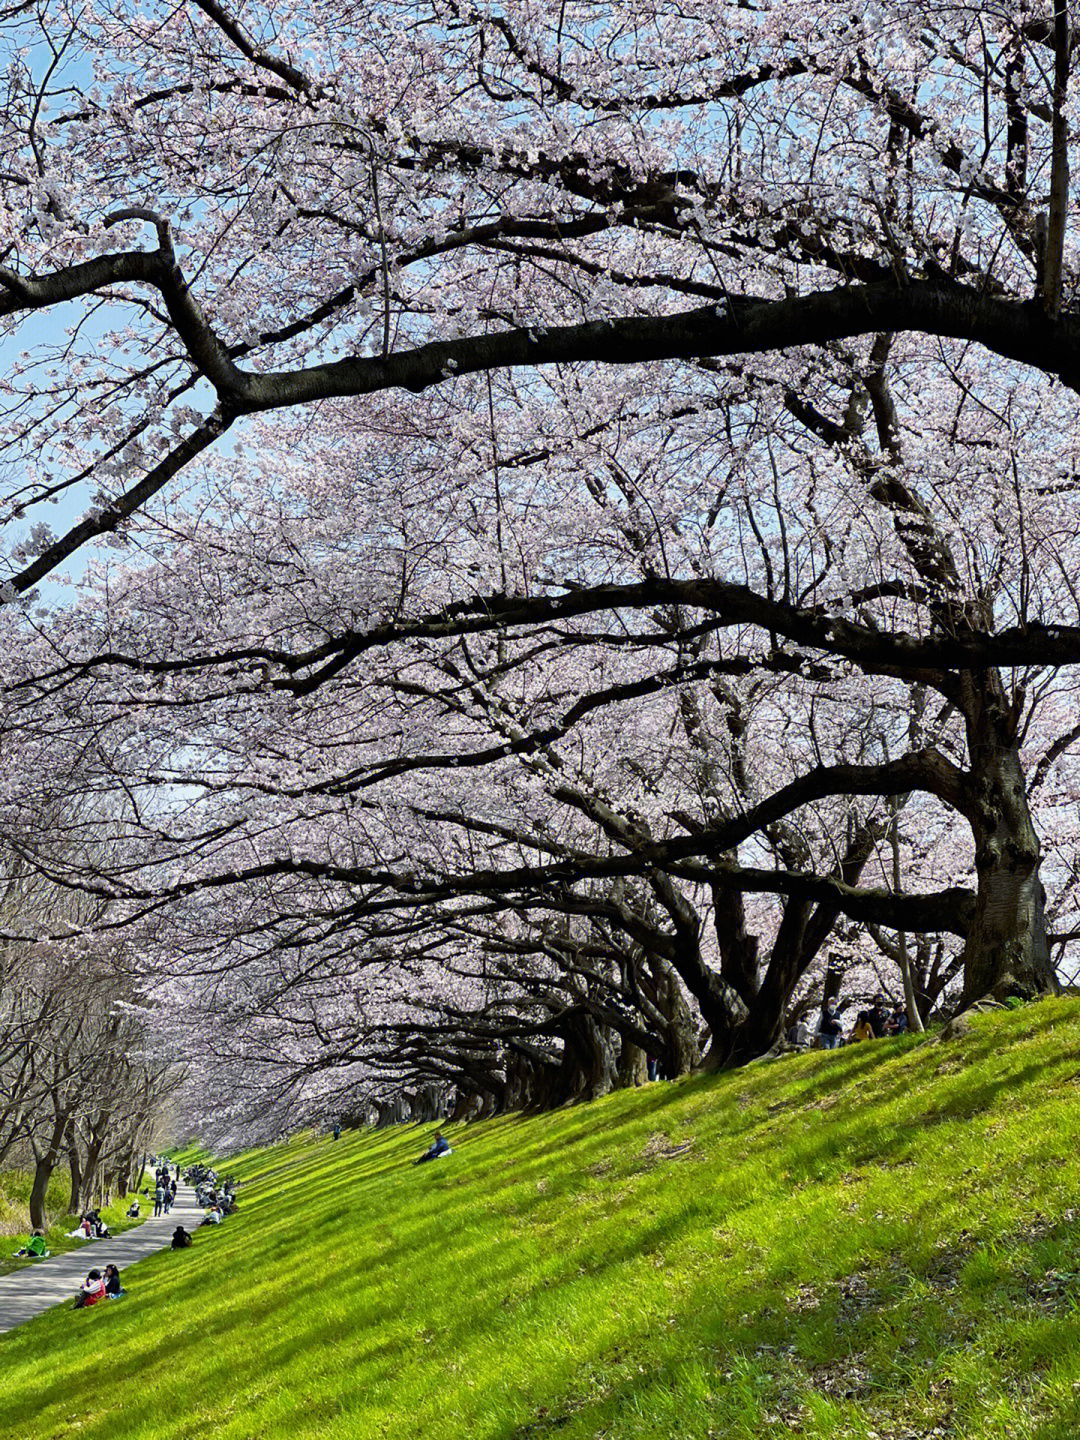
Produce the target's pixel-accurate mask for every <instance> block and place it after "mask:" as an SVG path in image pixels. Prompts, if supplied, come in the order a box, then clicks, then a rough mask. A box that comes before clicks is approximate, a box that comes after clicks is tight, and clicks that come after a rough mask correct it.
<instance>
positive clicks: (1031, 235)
mask: <svg viewBox="0 0 1080 1440" xmlns="http://www.w3.org/2000/svg"><path fill="white" fill-rule="evenodd" d="M609 9H610V15H609V16H607V18H606V20H605V23H604V24H603V25H598V24H597V16H596V12H595V10H594V8H593V7H591V6H590V5H585V4H582V5H560V6H558V7H545V6H543V5H536V4H534V3H532V0H529V3H525V0H520V3H519V0H510V3H508V4H499V5H497V6H496V5H488V4H485V3H481V4H475V5H474V4H471V3H470V4H468V5H462V4H460V3H459V0H432V3H426V0H408V3H406V4H403V5H395V6H378V5H376V6H368V7H365V8H364V9H362V10H361V9H359V8H357V9H353V8H351V7H346V10H345V11H344V12H343V11H342V10H341V9H340V6H335V7H333V9H332V10H331V8H330V7H327V6H325V5H324V4H323V3H322V0H304V3H303V4H302V5H299V6H298V5H294V4H290V5H288V6H278V5H270V6H268V7H265V9H264V12H260V15H259V16H258V17H248V16H240V15H239V14H234V13H232V12H231V11H230V10H229V9H228V8H227V7H225V6H222V5H221V4H219V3H218V0H193V3H192V4H191V5H189V6H185V7H181V8H180V9H176V8H169V7H161V9H160V13H159V11H158V9H157V8H156V7H155V6H154V5H150V6H149V7H146V6H139V7H132V8H131V9H130V10H129V8H128V7H127V6H126V4H125V3H123V0H119V3H117V4H116V5H112V6H109V7H107V8H103V9H101V10H100V13H95V14H94V15H93V16H88V15H87V14H86V13H84V12H81V11H79V12H72V11H71V10H70V9H69V8H68V7H67V6H66V5H57V6H56V7H55V8H54V7H51V6H49V5H47V4H46V5H44V6H38V7H36V8H35V9H33V10H29V9H24V8H22V7H15V8H14V9H13V10H11V11H10V12H8V14H7V16H6V19H5V22H4V23H6V24H7V25H8V26H9V27H11V28H12V30H13V32H14V33H15V34H16V36H17V38H18V39H19V41H20V48H19V50H18V52H17V53H18V56H19V58H18V60H17V61H16V63H15V64H14V65H13V68H12V71H11V75H10V79H9V84H8V87H7V90H6V91H5V94H4V97H3V102H2V110H0V137H2V138H3V142H4V144H5V146H6V150H5V153H9V154H10V155H11V156H12V157H13V158H12V160H11V162H10V163H9V164H8V166H7V169H6V170H5V172H4V174H3V176H2V177H0V183H2V184H3V185H4V187H5V189H4V196H5V208H4V209H3V210H2V211H0V217H2V223H3V226H4V227H5V229H4V231H3V234H2V235H0V248H3V261H2V268H0V323H3V324H5V325H6V326H7V327H8V332H9V333H10V334H11V336H12V337H14V336H16V335H17V334H19V333H22V334H23V336H24V337H27V336H28V337H29V341H28V343H29V349H27V350H26V351H25V353H24V354H23V355H20V356H18V357H16V358H15V359H14V360H13V364H12V366H11V368H10V372H9V375H8V378H7V379H6V381H5V382H4V391H3V394H4V397H5V405H6V409H5V411H4V417H3V426H2V433H0V443H2V446H3V451H2V453H3V454H4V456H5V457H6V459H7V461H8V465H9V469H8V472H7V473H8V476H9V485H8V489H7V494H6V499H5V502H4V503H5V505H6V507H7V508H6V511H5V512H4V513H5V516H6V518H8V519H10V520H11V521H12V522H13V523H18V524H20V525H22V526H24V529H23V530H22V532H21V533H20V536H19V540H18V543H17V544H15V545H13V546H12V548H11V549H10V552H9V555H8V561H7V572H8V580H7V590H6V591H5V598H6V601H7V607H6V610H5V612H4V614H3V618H2V620H0V623H2V624H3V626H4V627H5V638H6V640H7V641H8V642H9V643H8V644H7V646H6V660H5V677H4V697H5V710H4V728H5V735H6V737H7V739H8V742H9V744H10V745H11V746H12V750H13V753H14V754H17V755H18V756H19V757H20V758H19V764H18V766H17V767H16V769H15V771H14V773H13V776H12V778H11V780H10V781H9V783H8V785H7V788H6V790H5V792H4V794H3V796H2V797H0V801H2V803H3V805H4V807H5V811H4V813H5V814H6V816H7V817H8V824H9V826H10V827H12V828H13V827H15V826H16V825H17V824H18V823H20V817H21V816H24V815H25V814H26V813H28V812H29V813H34V812H35V811H36V810H37V809H39V808H40V807H41V806H42V805H45V804H47V805H50V806H52V807H53V808H54V809H55V810H56V811H57V813H63V814H65V815H67V816H69V817H70V816H75V817H77V816H79V815H83V814H87V815H89V814H95V813H101V812H102V810H103V809H104V810H107V811H108V812H109V813H122V814H123V816H124V820H123V824H122V826H121V827H120V834H119V837H118V839H117V843H116V844H115V846H112V847H110V849H109V851H108V854H107V855H103V854H102V853H100V852H99V851H91V849H90V848H88V847H86V846H84V845H83V844H82V835H81V828H80V822H79V821H78V820H77V819H73V820H69V821H67V822H66V845H65V849H64V858H63V861H62V862H58V861H57V860H56V859H55V858H52V856H54V855H55V854H57V853H58V852H52V854H50V852H49V850H48V847H46V846H40V847H35V846H32V845H24V846H23V854H24V856H25V858H26V863H27V864H30V865H32V866H33V867H35V868H36V870H37V871H38V872H39V873H41V874H43V875H45V876H46V877H49V879H50V881H51V882H52V883H56V884H61V883H62V884H64V885H66V886H68V887H69V888H74V889H75V890H76V891H77V892H78V893H79V894H81V895H83V896H84V897H87V898H88V900H89V901H92V902H95V903H99V904H101V905H102V906H105V907H106V908H105V910H104V911H103V914H102V918H101V919H100V920H99V921H97V922H95V923H96V925H97V928H98V929H99V930H101V928H102V927H103V926H104V927H105V932H106V933H109V934H117V935H119V934H124V933H127V934H128V935H129V936H136V937H138V939H137V941H130V940H129V941H128V942H127V943H129V944H131V945H132V947H133V953H135V954H137V956H138V959H137V963H135V965H134V967H133V968H134V969H136V970H137V971H138V976H139V984H140V985H142V986H144V987H148V989H149V991H152V993H153V994H154V995H155V996H156V1000H157V1008H156V1009H155V1011H154V1014H155V1015H156V1017H157V1020H156V1021H155V1023H158V1024H164V1025H167V1026H168V1027H170V1028H171V1032H172V1036H173V1038H174V1040H175V1039H176V1038H177V1037H182V1044H183V1047H185V1048H187V1049H190V1048H191V1047H193V1046H194V1047H197V1048H198V1050H199V1051H200V1053H204V1054H206V1055H208V1056H212V1057H213V1066H212V1070H213V1075H212V1077H211V1079H210V1081H209V1084H208V1085H207V1086H204V1087H202V1089H201V1092H200V1093H201V1097H202V1101H204V1102H205V1103H207V1104H211V1099H212V1092H214V1093H216V1092H218V1091H219V1092H220V1095H219V1099H218V1100H217V1101H215V1102H214V1104H216V1106H217V1108H218V1109H219V1111H220V1113H222V1114H223V1115H228V1116H236V1115H238V1114H247V1113H251V1111H252V1109H254V1110H256V1111H259V1112H260V1113H263V1114H266V1115H273V1114H278V1115H280V1114H281V1113H283V1109H282V1107H283V1105H284V1104H285V1101H286V1099H289V1100H290V1103H295V1104H297V1105H298V1106H300V1107H301V1109H302V1108H303V1107H304V1106H307V1107H308V1108H312V1107H314V1108H315V1109H318V1108H320V1107H323V1108H327V1109H328V1108H340V1107H341V1106H342V1105H344V1104H348V1105H351V1106H355V1107H356V1109H357V1113H367V1112H366V1110H365V1107H366V1106H368V1105H369V1104H370V1105H382V1106H384V1107H385V1106H390V1108H391V1110H393V1111H394V1112H395V1113H400V1112H401V1111H402V1107H403V1106H404V1105H405V1104H406V1103H407V1104H408V1105H409V1106H411V1107H412V1109H414V1110H415V1111H417V1112H423V1111H425V1110H426V1109H427V1108H430V1107H431V1105H432V1104H434V1103H436V1102H435V1100H434V1099H433V1097H436V1096H437V1097H440V1098H439V1100H438V1103H439V1104H442V1103H443V1102H444V1100H445V1099H446V1098H447V1097H450V1096H451V1095H452V1096H453V1103H454V1104H456V1105H457V1106H458V1108H459V1109H460V1111H461V1112H462V1113H474V1112H475V1111H477V1110H487V1109H491V1108H496V1107H499V1106H510V1105H521V1104H530V1105H539V1104H554V1103H561V1102H562V1101H565V1100H568V1099H573V1098H578V1097H581V1096H586V1095H593V1094H597V1093H601V1092H602V1091H603V1090H604V1089H605V1088H608V1087H610V1086H611V1085H614V1084H620V1083H632V1082H633V1081H634V1080H635V1079H636V1078H638V1077H639V1076H640V1073H641V1067H642V1062H643V1056H644V1055H646V1054H651V1055H654V1056H658V1057H660V1058H662V1060H663V1063H664V1065H665V1066H666V1068H667V1069H668V1071H669V1072H670V1073H680V1072H681V1071H683V1070H685V1069H686V1068H688V1067H690V1066H693V1065H696V1064H698V1063H704V1064H706V1065H710V1066H719V1065H727V1064H735V1063H740V1062H742V1061H745V1060H747V1059H750V1058H753V1057H755V1056H758V1055H761V1054H763V1053H765V1052H767V1051H768V1050H769V1049H770V1048H771V1047H772V1046H773V1045H774V1044H775V1043H776V1041H777V1039H778V1037H779V1035H780V1034H781V1033H782V1031H783V1029H784V1028H785V1026H786V1025H787V1024H788V1023H790V1020H791V1019H792V1017H793V1015H794V1014H795V1013H797V1011H798V1010H799V1009H800V1007H811V1008H812V1007H813V1006H814V1005H816V1004H817V1003H818V1002H819V999H820V995H821V993H822V990H823V988H825V987H827V986H834V985H835V984H837V983H838V979H837V977H839V976H840V975H841V974H845V975H847V976H849V977H850V978H849V979H848V980H847V981H846V982H845V983H846V984H847V985H848V987H849V988H850V989H851V990H852V991H853V992H856V993H858V992H862V993H865V992H867V991H869V990H871V989H876V988H878V986H879V985H881V984H882V983H884V984H886V985H887V986H890V987H893V988H894V989H895V991H896V992H897V993H899V994H902V995H903V996H904V997H905V1000H906V1003H907V1007H908V1011H909V1016H910V1018H911V1020H912V1022H913V1023H917V1021H918V1020H919V1019H920V1018H925V1016H926V1015H928V1014H929V1012H930V1010H931V1009H932V1008H933V1006H934V1005H935V1004H938V1003H941V1002H942V1001H946V1000H947V1001H948V1003H960V1004H971V1003H974V1002H975V1001H977V1000H980V999H982V998H984V997H987V996H990V997H994V998H996V999H999V1000H1004V999H1008V998H1010V997H1021V998H1031V997H1033V996H1035V995H1038V994H1041V993H1045V992H1046V991H1048V990H1052V989H1053V988H1055V986H1056V984H1057V983H1058V975H1059V973H1061V972H1063V970H1064V971H1066V972H1067V970H1068V963H1069V962H1068V953H1069V946H1070V945H1071V944H1072V943H1073V941H1074V940H1075V938H1076V933H1077V931H1078V926H1080V917H1078V915H1077V905H1076V879H1077V874H1078V868H1077V855H1076V848H1075V835H1074V811H1075V803H1076V796H1077V779H1078V775H1077V767H1076V759H1075V757H1074V754H1073V747H1074V746H1075V744H1076V742H1077V740H1078V739H1080V722H1078V721H1077V716H1076V707H1075V701H1074V696H1075V681H1074V679H1073V674H1074V668H1075V666H1076V665H1077V663H1078V662H1080V597H1078V595H1077V591H1076V586H1075V578H1074V577H1075V575H1076V573H1077V570H1078V568H1080V553H1078V547H1080V536H1078V527H1077V523H1076V517H1075V503H1074V501H1075V490H1076V485H1077V479H1076V477H1077V473H1078V463H1077V456H1076V447H1075V438H1074V437H1075V435H1076V433H1077V429H1076V426H1077V402H1076V389H1077V386H1078V384H1080V379H1078V377H1080V322H1078V320H1077V313H1076V286H1077V283H1078V282H1080V252H1078V251H1077V247H1076V241H1075V236H1076V226H1075V220H1076V194H1075V186H1074V185H1073V184H1072V181H1071V178H1070V177H1071V175H1072V174H1074V173H1075V170H1076V166H1075V160H1076V154H1075V152H1076V142H1075V138H1074V136H1073V133H1072V128H1071V125H1070V118H1069V116H1070V93H1069V92H1070V86H1071V85H1072V83H1073V79H1074V76H1073V72H1074V69H1075V67H1076V64H1077V59H1076V55H1077V48H1078V47H1076V46H1075V45H1074V43H1073V32H1072V22H1071V17H1070V13H1069V9H1068V6H1067V4H1066V3H1065V0H1052V3H1050V4H1049V5H1047V6H1044V7H1043V8H1041V9H1040V8H1039V7H1038V6H1035V5H1023V6H1021V7H1020V8H1019V10H1017V9H1016V8H1015V7H1007V8H1006V7H1002V8H1001V9H994V8H993V7H991V8H989V9H987V8H986V7H982V8H980V10H979V11H978V12H974V11H971V10H970V9H964V8H962V7H957V8H955V9H953V8H950V7H948V6H946V7H945V8H944V9H943V8H942V7H941V6H940V5H929V4H922V3H914V4H909V3H905V4H902V5H901V4H886V5H885V6H883V7H871V10H870V11H868V12H867V14H866V15H865V16H862V17H857V16H853V15H851V14H849V13H847V12H845V13H843V14H841V13H840V12H838V11H837V10H836V9H835V8H832V7H828V6H826V7H817V8H815V7H813V6H810V7H806V8H804V10H803V11H801V12H800V13H799V14H798V15H794V14H792V13H791V10H790V7H787V6H781V5H779V4H772V3H765V4H763V5H761V6H759V7H756V8H754V9H753V10H748V9H747V8H746V7H745V6H744V5H741V4H726V3H722V0H708V3H703V4H698V5H693V6H691V7H690V8H689V9H688V8H687V7H686V6H684V5H679V6H672V7H670V8H668V9H665V8H664V7H661V8H660V10H658V11H655V12H649V14H647V15H645V14H642V13H640V12H639V10H638V9H637V8H635V7H634V6H630V5H623V4H615V5H613V6H611V7H609ZM76 55H78V56H79V57H80V58H79V59H77V60H76V59H74V58H73V57H75V56H76ZM87 57H88V58H87ZM90 64H92V66H93V70H94V82H93V84H92V85H88V84H87V83H86V67H87V65H90ZM928 74H932V75H933V83H932V84H930V85H927V84H926V83H925V80H926V76H927V75H928ZM42 312H45V313H47V314H51V315H53V316H54V317H56V320H57V329H56V330H54V331H52V332H49V333H44V332H43V331H42V330H41V329H40V328H35V327H39V326H40V316H41V314H42ZM68 322H70V323H68ZM61 324H65V325H66V329H65V330H64V331H63V333H61V332H60V329H59V326H60V325H61ZM225 437H227V438H225ZM88 491H89V492H91V493H89V494H88V493H87V492H88ZM51 502H60V503H61V504H63V505H64V506H65V507H68V508H71V507H73V506H74V505H76V503H78V504H79V505H82V504H83V503H85V506H86V508H85V510H84V513H83V514H82V515H81V517H79V518H74V516H73V517H72V519H71V522H70V523H69V524H68V525H67V527H66V529H63V531H62V533H60V534H59V535H57V534H54V533H53V531H52V529H51V528H50V527H49V525H48V524H47V523H46V521H45V519H44V516H45V515H46V514H47V513H48V512H47V510H46V508H45V507H47V506H48V505H49V504H50V503H51ZM25 527H28V528H25ZM103 541H107V542H108V543H109V544H111V545H114V546H115V547H116V548H117V550H118V552H119V553H118V555H116V556H112V557H110V558H108V559H106V557H105V552H104V551H103V550H101V549H95V548H94V547H96V546H99V545H100V544H101V542H103ZM73 556H76V557H78V558H77V564H78V565H79V567H80V575H81V589H80V592H79V595H78V598H77V599H76V600H74V601H73V602H72V603H70V604H66V605H62V606H56V605H53V604H51V602H50V603H49V604H46V605H43V604H42V603H41V600H42V597H41V594H39V593H37V590H36V587H38V586H40V585H41V583H42V581H43V580H45V579H46V578H47V577H55V576H57V575H61V574H63V573H64V567H66V566H70V564H71V561H72V557H73ZM827 977H832V978H827ZM406 1094H408V1095H409V1096H411V1097H412V1098H411V1099H409V1100H408V1101H407V1102H406V1101H405V1100H404V1099H403V1098H402V1097H403V1096H404V1095H406ZM387 1113H389V1112H387ZM268 1123H269V1122H268Z"/></svg>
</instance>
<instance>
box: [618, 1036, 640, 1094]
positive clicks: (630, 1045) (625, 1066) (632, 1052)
mask: <svg viewBox="0 0 1080 1440" xmlns="http://www.w3.org/2000/svg"><path fill="white" fill-rule="evenodd" d="M645 1073H646V1072H645V1051H644V1050H642V1048H641V1046H640V1045H635V1044H634V1042H633V1041H632V1040H626V1039H624V1040H623V1042H622V1049H621V1050H620V1051H619V1065H618V1070H617V1075H618V1081H619V1088H620V1089H621V1090H632V1089H633V1088H634V1086H635V1085H642V1084H644V1083H645Z"/></svg>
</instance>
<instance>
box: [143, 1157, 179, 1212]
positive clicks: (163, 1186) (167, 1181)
mask: <svg viewBox="0 0 1080 1440" xmlns="http://www.w3.org/2000/svg"><path fill="white" fill-rule="evenodd" d="M179 1180H180V1167H179V1166H177V1167H176V1174H175V1175H172V1174H170V1173H169V1162H168V1161H167V1160H165V1161H162V1163H161V1164H160V1165H159V1166H158V1168H157V1169H156V1170H155V1172H154V1217H155V1219H156V1218H157V1216H158V1215H168V1213H169V1211H170V1210H171V1209H172V1207H173V1202H174V1201H175V1199H176V1187H177V1184H178V1183H179ZM144 1193H145V1192H144Z"/></svg>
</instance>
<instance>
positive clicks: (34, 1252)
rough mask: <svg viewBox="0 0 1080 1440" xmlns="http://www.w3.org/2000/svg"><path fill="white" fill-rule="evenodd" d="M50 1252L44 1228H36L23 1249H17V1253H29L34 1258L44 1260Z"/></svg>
mask: <svg viewBox="0 0 1080 1440" xmlns="http://www.w3.org/2000/svg"><path fill="white" fill-rule="evenodd" d="M48 1253H49V1252H48V1250H47V1249H46V1248H45V1231H44V1230H35V1231H34V1233H33V1234H32V1235H31V1236H30V1239H29V1240H27V1242H26V1244H25V1245H24V1246H23V1247H22V1249H21V1250H16V1251H15V1254H16V1255H29V1256H30V1258H31V1259H32V1260H44V1259H45V1258H46V1256H47V1255H48Z"/></svg>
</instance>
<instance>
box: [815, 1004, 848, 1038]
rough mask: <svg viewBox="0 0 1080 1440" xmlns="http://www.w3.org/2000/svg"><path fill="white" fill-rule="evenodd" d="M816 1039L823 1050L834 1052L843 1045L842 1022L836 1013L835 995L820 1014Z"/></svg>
mask: <svg viewBox="0 0 1080 1440" xmlns="http://www.w3.org/2000/svg"><path fill="white" fill-rule="evenodd" d="M818 1039H819V1040H820V1041H821V1048H822V1049H823V1050H835V1049H837V1047H838V1046H839V1045H841V1044H842V1043H843V1039H844V1022H843V1021H842V1020H841V1019H840V1016H839V1014H838V1012H837V1009H836V996H835V995H833V996H832V997H831V998H830V999H829V1000H827V1001H826V1002H825V1009H824V1010H823V1011H822V1012H821V1023H820V1024H819V1025H818Z"/></svg>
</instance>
